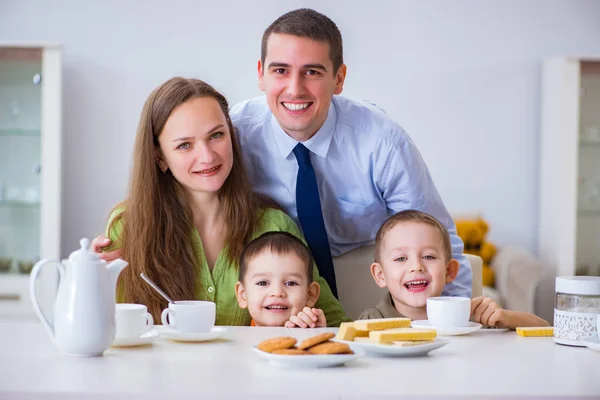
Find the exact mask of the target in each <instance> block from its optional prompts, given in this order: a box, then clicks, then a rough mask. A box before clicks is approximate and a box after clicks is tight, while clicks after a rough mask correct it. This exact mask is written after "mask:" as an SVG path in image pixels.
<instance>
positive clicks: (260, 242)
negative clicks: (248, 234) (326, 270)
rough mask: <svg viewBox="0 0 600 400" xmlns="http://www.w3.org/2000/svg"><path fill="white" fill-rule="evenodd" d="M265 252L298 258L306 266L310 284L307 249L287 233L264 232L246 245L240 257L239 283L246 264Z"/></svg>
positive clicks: (311, 261)
mask: <svg viewBox="0 0 600 400" xmlns="http://www.w3.org/2000/svg"><path fill="white" fill-rule="evenodd" d="M265 251H270V252H272V253H275V254H278V255H285V254H290V253H291V254H294V255H296V256H298V258H300V259H301V260H302V261H303V262H304V265H305V266H306V278H307V279H308V284H311V283H312V281H313V274H312V269H313V263H314V260H313V256H312V254H311V253H310V250H309V249H308V247H307V246H306V245H305V244H304V243H303V242H302V241H301V240H300V239H298V238H297V237H296V236H294V235H292V234H291V233H288V232H266V233H263V234H262V235H260V236H259V237H257V238H256V239H254V240H252V241H251V242H250V243H248V245H247V246H246V247H245V248H244V250H243V251H242V255H241V256H240V272H239V280H240V281H241V282H243V280H244V278H245V276H246V272H247V271H248V263H250V262H251V261H252V260H253V259H254V258H255V257H256V256H258V255H259V254H262V253H263V252H265Z"/></svg>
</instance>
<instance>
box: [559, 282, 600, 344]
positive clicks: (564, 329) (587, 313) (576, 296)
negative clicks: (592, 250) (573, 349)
mask: <svg viewBox="0 0 600 400" xmlns="http://www.w3.org/2000/svg"><path fill="white" fill-rule="evenodd" d="M598 315H600V277H597V276H559V277H557V278H556V300H555V302H554V341H555V342H556V343H560V344H566V345H570V346H584V344H583V343H582V342H581V339H584V338H586V337H589V336H594V335H595V334H596V332H597V328H596V320H597V318H598Z"/></svg>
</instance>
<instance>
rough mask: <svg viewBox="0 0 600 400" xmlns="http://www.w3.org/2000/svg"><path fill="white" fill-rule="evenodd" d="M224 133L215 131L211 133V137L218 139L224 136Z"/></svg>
mask: <svg viewBox="0 0 600 400" xmlns="http://www.w3.org/2000/svg"><path fill="white" fill-rule="evenodd" d="M223 135H224V133H223V132H215V133H213V134H212V135H210V138H211V139H218V138H220V137H222V136H223Z"/></svg>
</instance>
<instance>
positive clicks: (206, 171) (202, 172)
mask: <svg viewBox="0 0 600 400" xmlns="http://www.w3.org/2000/svg"><path fill="white" fill-rule="evenodd" d="M217 168H218V166H217V167H214V168H211V169H203V170H202V171H200V173H201V174H208V173H210V172H214V171H216V170H217Z"/></svg>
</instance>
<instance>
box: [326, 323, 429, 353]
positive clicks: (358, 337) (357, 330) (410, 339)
mask: <svg viewBox="0 0 600 400" xmlns="http://www.w3.org/2000/svg"><path fill="white" fill-rule="evenodd" d="M435 337H436V331H435V330H434V329H414V328H411V327H410V319H409V318H381V319H364V320H358V321H354V322H343V323H342V324H341V325H340V330H339V331H338V334H337V337H336V339H337V340H344V341H354V342H367V343H375V344H387V345H393V346H402V347H405V346H415V345H419V344H424V343H431V342H433V341H434V340H435Z"/></svg>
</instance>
